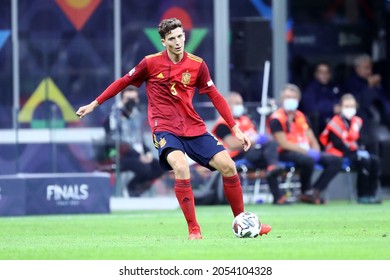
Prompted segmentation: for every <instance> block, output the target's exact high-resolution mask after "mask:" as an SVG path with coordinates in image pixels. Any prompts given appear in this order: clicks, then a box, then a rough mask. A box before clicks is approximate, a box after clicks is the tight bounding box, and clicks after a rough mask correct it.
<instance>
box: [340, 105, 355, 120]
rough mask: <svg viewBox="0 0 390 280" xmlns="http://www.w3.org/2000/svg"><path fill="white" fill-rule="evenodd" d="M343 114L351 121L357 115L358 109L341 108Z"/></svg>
mask: <svg viewBox="0 0 390 280" xmlns="http://www.w3.org/2000/svg"><path fill="white" fill-rule="evenodd" d="M341 114H343V116H344V117H346V118H347V119H348V120H350V119H352V118H353V117H354V116H355V115H356V108H341Z"/></svg>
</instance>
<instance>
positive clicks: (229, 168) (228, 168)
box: [219, 160, 237, 176]
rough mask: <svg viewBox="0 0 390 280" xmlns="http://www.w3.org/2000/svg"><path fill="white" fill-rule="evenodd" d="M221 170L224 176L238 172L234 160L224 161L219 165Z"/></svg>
mask: <svg viewBox="0 0 390 280" xmlns="http://www.w3.org/2000/svg"><path fill="white" fill-rule="evenodd" d="M219 171H220V172H221V174H222V176H233V175H235V174H236V173H237V170H236V165H235V164H234V161H232V160H229V161H226V162H222V163H221V164H220V165H219Z"/></svg>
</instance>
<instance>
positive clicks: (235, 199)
mask: <svg viewBox="0 0 390 280" xmlns="http://www.w3.org/2000/svg"><path fill="white" fill-rule="evenodd" d="M210 165H211V166H212V167H214V168H215V169H217V170H218V171H219V172H221V174H222V181H223V190H224V192H225V196H226V199H227V201H228V202H229V204H230V207H231V209H232V212H233V215H234V216H235V217H236V216H237V215H238V214H240V213H241V212H244V200H243V195H242V186H241V182H240V177H239V176H238V173H237V170H236V165H235V164H234V161H233V160H232V159H231V157H230V156H229V154H228V152H227V151H221V152H219V153H217V154H215V155H214V156H213V157H212V159H211V160H210ZM271 229H272V227H271V226H270V225H267V224H262V225H261V230H260V232H259V234H260V235H264V234H267V233H269V232H270V231H271Z"/></svg>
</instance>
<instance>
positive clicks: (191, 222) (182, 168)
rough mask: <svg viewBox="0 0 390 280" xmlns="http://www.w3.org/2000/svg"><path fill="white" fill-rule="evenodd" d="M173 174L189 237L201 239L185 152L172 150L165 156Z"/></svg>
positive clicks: (176, 193)
mask: <svg viewBox="0 0 390 280" xmlns="http://www.w3.org/2000/svg"><path fill="white" fill-rule="evenodd" d="M166 159H167V162H168V163H169V165H170V166H171V167H172V169H173V172H174V174H175V186H174V190H175V195H176V198H177V201H178V202H179V205H180V208H181V210H182V212H183V214H184V217H185V219H186V221H187V225H188V232H189V237H188V238H189V239H201V238H202V235H201V233H200V227H199V224H198V221H197V220H196V213H195V199H194V194H193V192H192V187H191V181H190V168H189V165H188V161H187V158H186V156H185V154H184V153H183V152H182V151H180V150H173V151H171V152H170V153H169V154H168V155H167V156H166Z"/></svg>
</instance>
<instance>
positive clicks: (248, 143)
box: [232, 124, 251, 151]
mask: <svg viewBox="0 0 390 280" xmlns="http://www.w3.org/2000/svg"><path fill="white" fill-rule="evenodd" d="M232 129H233V131H234V134H235V136H236V138H237V139H238V140H239V141H240V142H241V143H242V146H243V149H244V151H248V150H249V148H250V147H251V140H250V139H249V137H248V136H246V135H245V134H244V133H242V131H241V129H240V128H239V127H238V125H237V124H236V125H235V126H233V127H232Z"/></svg>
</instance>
